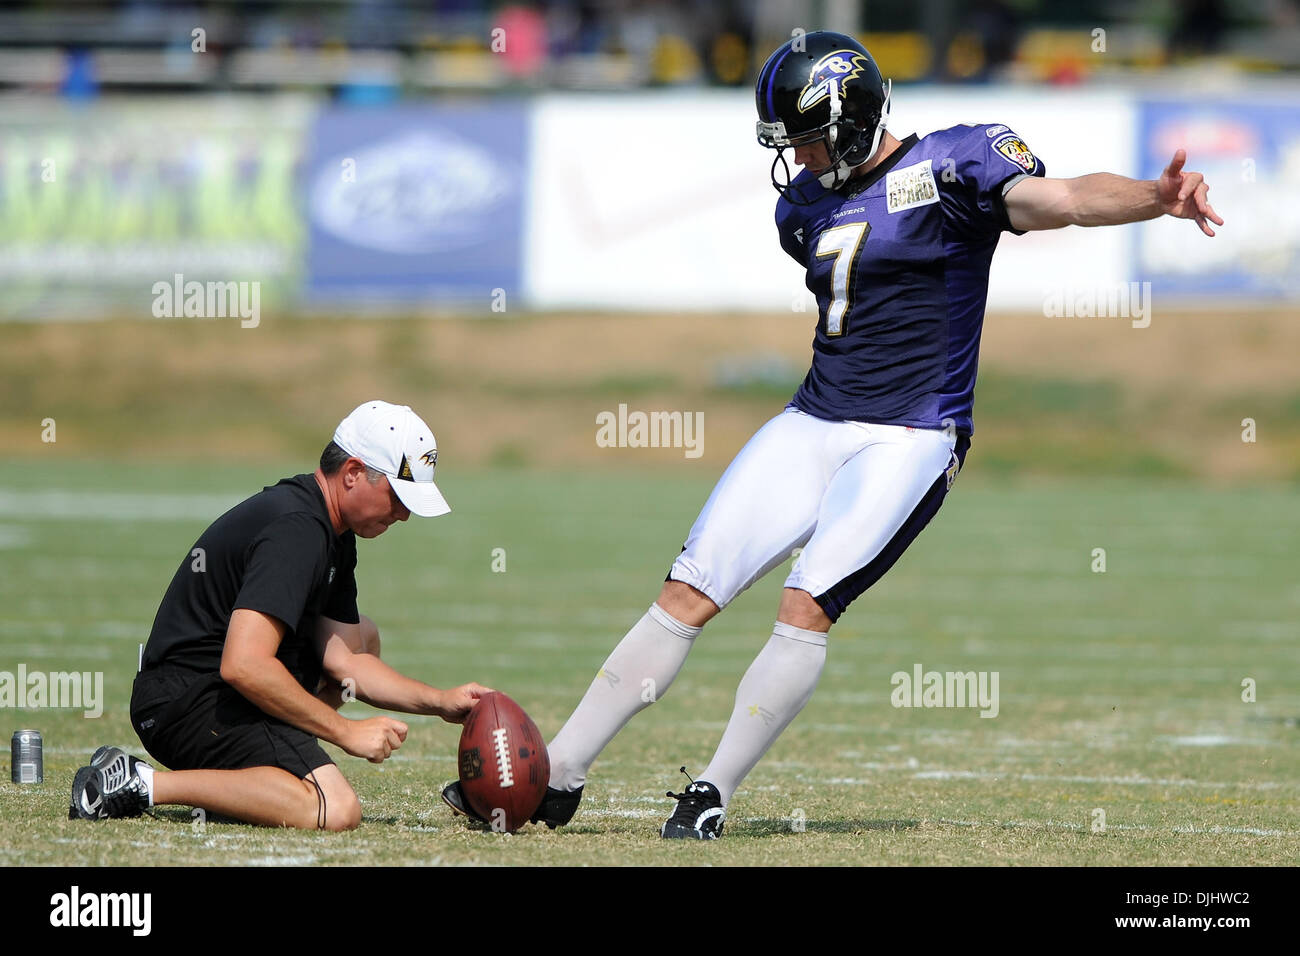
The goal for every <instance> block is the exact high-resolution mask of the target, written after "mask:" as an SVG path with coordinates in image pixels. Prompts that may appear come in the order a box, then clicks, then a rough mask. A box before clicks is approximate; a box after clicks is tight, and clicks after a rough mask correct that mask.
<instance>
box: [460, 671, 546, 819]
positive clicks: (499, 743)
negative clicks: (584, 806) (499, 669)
mask: <svg viewBox="0 0 1300 956" xmlns="http://www.w3.org/2000/svg"><path fill="white" fill-rule="evenodd" d="M456 763H457V766H458V767H459V770H460V789H461V792H462V793H464V795H465V799H466V801H468V803H469V805H470V807H472V808H473V809H474V811H475V812H476V813H478V814H479V815H481V816H482V817H483V818H484V819H486V820H487V821H488V823H489V824H490V825H491V826H492V829H493V830H496V831H498V832H502V833H513V832H514V831H515V830H518V829H519V828H520V827H521V826H523V825H524V824H525V823H527V822H528V819H529V817H531V816H532V815H533V813H534V812H536V810H537V807H538V806H539V805H540V804H541V802H542V797H543V796H545V794H546V784H547V782H548V781H549V780H550V778H551V758H550V756H549V755H548V754H547V753H546V744H545V743H544V742H543V741H542V735H541V733H540V732H539V731H538V729H537V725H536V724H535V723H533V720H532V718H531V717H529V716H528V714H526V713H524V709H523V708H522V707H520V706H519V705H518V704H516V703H515V702H514V701H513V700H511V699H510V698H509V697H507V696H506V695H505V694H503V693H501V692H500V691H493V692H492V693H490V694H485V695H484V696H483V697H481V698H480V699H479V702H478V703H477V704H475V705H474V709H473V710H471V711H470V712H469V717H467V718H466V720H465V726H464V727H463V728H462V729H461V732H460V748H459V751H458V753H457V760H456Z"/></svg>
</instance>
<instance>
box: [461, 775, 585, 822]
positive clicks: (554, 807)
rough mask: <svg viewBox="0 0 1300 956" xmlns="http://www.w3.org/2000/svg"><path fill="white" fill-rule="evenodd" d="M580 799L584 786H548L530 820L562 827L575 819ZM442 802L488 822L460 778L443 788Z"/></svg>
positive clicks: (475, 818) (466, 814)
mask: <svg viewBox="0 0 1300 956" xmlns="http://www.w3.org/2000/svg"><path fill="white" fill-rule="evenodd" d="M580 800H582V787H579V788H578V789H577V790H553V789H551V788H550V787H547V788H546V794H545V796H543V797H542V802H541V803H540V804H538V806H537V810H536V811H535V812H534V813H533V816H532V819H531V821H530V822H532V823H545V824H546V825H547V826H548V827H550V828H551V829H552V830H554V829H555V828H556V827H562V826H564V825H565V824H566V823H568V822H569V821H570V820H572V819H573V815H574V813H576V812H577V810H578V802H579V801H580ZM442 802H443V803H445V804H447V806H449V807H451V809H452V812H453V813H459V814H464V815H465V816H467V817H469V818H470V819H471V820H477V821H478V822H479V823H482V824H488V821H487V820H485V819H483V818H482V817H481V816H479V815H478V814H477V813H475V812H474V808H473V807H471V806H470V805H469V802H468V801H467V800H466V799H465V794H464V792H463V791H462V790H461V789H460V781H459V780H453V781H452V782H451V783H449V784H447V786H445V787H443V788H442Z"/></svg>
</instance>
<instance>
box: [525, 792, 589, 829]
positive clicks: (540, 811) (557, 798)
mask: <svg viewBox="0 0 1300 956" xmlns="http://www.w3.org/2000/svg"><path fill="white" fill-rule="evenodd" d="M583 789H584V788H583V787H579V788H578V789H577V790H556V789H554V788H553V787H547V788H546V794H545V795H544V796H543V797H542V802H541V803H540V804H538V806H537V812H536V813H534V814H533V816H532V821H531V822H533V823H545V824H546V825H547V826H548V827H550V828H551V829H552V830H554V829H555V828H556V827H562V826H564V825H565V824H566V823H568V822H569V821H570V820H572V819H573V815H574V814H575V813H577V812H578V804H579V803H581V802H582V791H583Z"/></svg>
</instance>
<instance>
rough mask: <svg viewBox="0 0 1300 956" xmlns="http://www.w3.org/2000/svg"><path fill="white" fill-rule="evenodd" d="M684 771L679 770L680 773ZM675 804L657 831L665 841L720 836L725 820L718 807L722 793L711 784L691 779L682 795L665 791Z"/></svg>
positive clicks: (712, 838)
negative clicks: (674, 800) (670, 814)
mask: <svg viewBox="0 0 1300 956" xmlns="http://www.w3.org/2000/svg"><path fill="white" fill-rule="evenodd" d="M685 772H686V768H685V767H683V768H682V773H685ZM668 796H670V797H673V798H674V799H676V801H677V809H676V810H674V811H673V815H672V816H671V817H669V818H668V820H667V821H666V822H665V823H664V825H663V826H662V827H660V828H659V835H660V836H661V837H663V838H664V839H665V840H716V839H717V838H718V837H720V836H722V824H723V822H724V821H725V820H726V819H727V811H726V808H724V807H723V806H722V794H720V793H719V792H718V788H717V787H715V786H714V785H713V784H711V783H708V782H706V781H704V780H692V781H691V785H690V786H689V787H687V788H686V792H685V793H673V792H672V791H671V790H670V791H668Z"/></svg>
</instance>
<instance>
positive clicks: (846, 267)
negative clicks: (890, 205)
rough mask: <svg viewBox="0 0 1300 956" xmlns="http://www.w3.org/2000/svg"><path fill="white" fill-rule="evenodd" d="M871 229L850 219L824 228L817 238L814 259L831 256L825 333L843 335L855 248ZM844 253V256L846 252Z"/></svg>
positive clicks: (855, 259) (856, 255) (866, 224)
mask: <svg viewBox="0 0 1300 956" xmlns="http://www.w3.org/2000/svg"><path fill="white" fill-rule="evenodd" d="M870 232H871V223H869V222H851V223H849V224H848V225H844V226H836V227H835V228H834V229H827V230H826V231H825V232H823V233H822V234H821V236H820V237H818V239H817V258H818V259H820V258H822V257H823V256H834V257H835V262H834V263H832V265H831V304H830V307H829V308H828V309H827V310H826V334H827V335H843V334H844V315H845V313H847V312H848V311H849V283H850V282H851V281H852V279H853V265H854V263H855V262H857V260H858V248H859V247H860V246H861V245H862V240H863V239H865V238H866V237H867V236H868V234H870ZM846 253H847V255H846Z"/></svg>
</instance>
